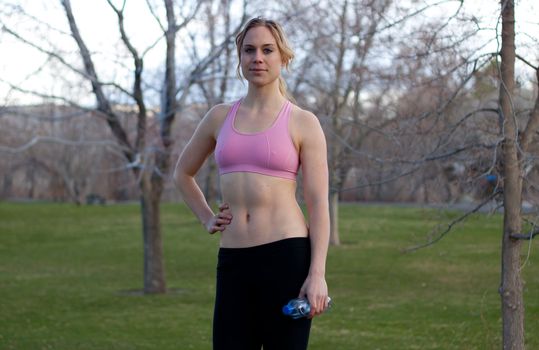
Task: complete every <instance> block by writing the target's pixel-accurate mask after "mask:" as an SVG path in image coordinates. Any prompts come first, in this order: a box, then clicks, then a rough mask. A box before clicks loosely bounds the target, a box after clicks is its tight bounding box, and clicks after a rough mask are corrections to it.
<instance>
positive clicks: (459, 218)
mask: <svg viewBox="0 0 539 350" xmlns="http://www.w3.org/2000/svg"><path fill="white" fill-rule="evenodd" d="M500 193H502V191H501V190H500V189H498V190H496V191H494V192H493V193H492V194H491V195H490V196H488V197H487V198H486V199H485V200H484V201H482V202H481V203H479V204H478V205H477V206H475V208H473V209H472V210H470V211H467V212H465V213H464V214H463V215H461V216H459V217H458V218H456V219H455V220H453V221H451V222H450V223H449V224H448V225H447V227H446V229H445V230H444V231H442V232H441V233H439V234H438V236H437V237H436V238H434V239H432V238H431V239H430V240H429V241H428V242H427V243H424V244H420V245H416V246H413V247H410V248H406V249H404V250H402V252H403V253H411V252H414V251H416V250H419V249H422V248H426V247H428V246H431V245H433V244H435V243H436V242H438V241H439V240H441V239H442V238H444V237H445V236H446V235H447V234H448V233H449V232H450V231H451V229H452V228H453V226H455V225H456V224H458V223H459V222H462V221H464V220H465V219H466V218H467V217H468V216H470V215H472V214H474V213H477V212H478V211H479V209H481V208H483V207H484V206H485V205H487V204H488V203H489V202H490V201H491V200H492V199H494V198H495V197H496V196H497V195H499V194H500ZM438 228H439V226H437V227H436V228H435V229H434V230H433V231H431V233H430V234H429V236H430V237H432V236H433V235H434V234H435V233H436V231H438Z"/></svg>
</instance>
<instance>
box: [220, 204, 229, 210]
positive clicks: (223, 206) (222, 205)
mask: <svg viewBox="0 0 539 350" xmlns="http://www.w3.org/2000/svg"><path fill="white" fill-rule="evenodd" d="M228 208H229V206H228V203H221V204H220V205H219V210H220V211H223V210H227V209H228Z"/></svg>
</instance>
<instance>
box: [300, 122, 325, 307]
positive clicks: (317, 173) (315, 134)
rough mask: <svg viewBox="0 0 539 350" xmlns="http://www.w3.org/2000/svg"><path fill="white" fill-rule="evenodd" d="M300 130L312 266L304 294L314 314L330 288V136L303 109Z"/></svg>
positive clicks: (303, 289) (304, 285) (302, 293)
mask: <svg viewBox="0 0 539 350" xmlns="http://www.w3.org/2000/svg"><path fill="white" fill-rule="evenodd" d="M303 114H304V115H303V116H302V118H301V119H302V125H303V128H302V131H301V133H300V137H299V139H300V158H301V164H302V165H301V166H302V170H303V187H304V197H305V202H306V205H307V213H308V220H309V237H310V241H311V266H310V269H309V275H308V276H307V279H306V280H305V283H304V284H303V287H302V289H301V292H300V296H304V295H306V296H307V298H308V299H309V302H310V304H311V307H312V310H311V317H313V316H315V315H319V314H320V313H322V312H323V311H324V310H325V309H326V308H327V303H328V302H327V297H328V288H327V284H326V280H325V273H326V257H327V252H328V245H329V225H330V223H329V202H328V187H329V184H328V163H327V148H326V139H325V136H324V133H323V131H322V127H321V126H320V123H319V122H318V119H317V118H316V117H315V116H314V115H313V114H312V113H308V112H303Z"/></svg>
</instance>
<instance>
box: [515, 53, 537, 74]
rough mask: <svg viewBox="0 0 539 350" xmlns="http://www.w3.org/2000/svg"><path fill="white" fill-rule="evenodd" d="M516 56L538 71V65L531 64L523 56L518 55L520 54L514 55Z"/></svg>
mask: <svg viewBox="0 0 539 350" xmlns="http://www.w3.org/2000/svg"><path fill="white" fill-rule="evenodd" d="M515 57H516V58H518V59H519V60H521V61H522V62H524V63H526V64H527V65H528V66H530V67H531V68H533V70H535V71H539V67H536V66H534V65H533V64H531V63H530V62H528V61H527V60H526V59H525V58H524V57H522V56H520V55H515Z"/></svg>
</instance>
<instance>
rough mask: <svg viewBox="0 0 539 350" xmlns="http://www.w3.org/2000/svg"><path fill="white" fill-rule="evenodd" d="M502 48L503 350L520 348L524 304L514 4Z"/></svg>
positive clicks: (508, 6)
mask: <svg viewBox="0 0 539 350" xmlns="http://www.w3.org/2000/svg"><path fill="white" fill-rule="evenodd" d="M501 6H502V7H501V15H502V49H501V84H500V102H499V103H500V112H501V113H502V120H503V136H504V140H503V175H504V182H503V185H504V224H503V240H502V271H501V285H500V295H501V302H502V322H503V349H504V350H509V349H511V350H520V349H524V302H523V297H522V279H521V276H520V248H521V241H520V240H518V239H514V238H512V237H511V235H512V234H518V233H520V232H521V207H522V180H521V178H520V173H521V169H520V164H519V157H518V145H517V143H518V129H517V126H516V122H515V115H514V111H513V109H512V96H513V90H514V85H515V82H514V80H515V71H514V69H515V68H514V66H515V13H514V1H513V0H504V1H502V2H501Z"/></svg>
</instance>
